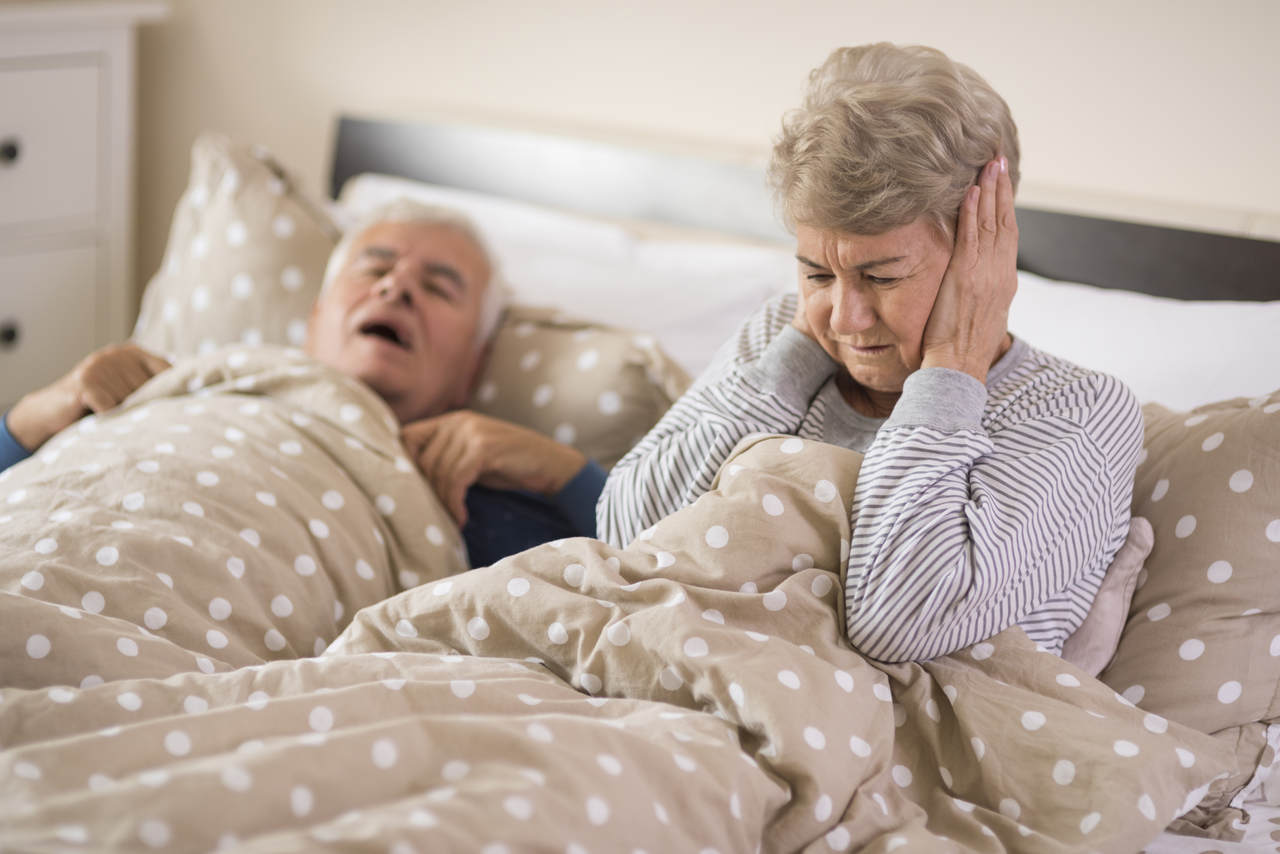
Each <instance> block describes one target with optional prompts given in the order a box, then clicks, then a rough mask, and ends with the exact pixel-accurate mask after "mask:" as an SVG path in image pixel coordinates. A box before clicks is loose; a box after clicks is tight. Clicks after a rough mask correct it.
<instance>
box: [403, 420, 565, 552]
mask: <svg viewBox="0 0 1280 854" xmlns="http://www.w3.org/2000/svg"><path fill="white" fill-rule="evenodd" d="M400 436H401V439H402V440H403V441H404V445H405V447H406V448H407V449H408V451H409V455H410V456H411V457H412V458H413V460H414V462H416V463H417V464H418V468H419V469H421V470H422V474H423V476H424V477H426V479H427V482H428V483H430V484H431V488H432V489H434V490H435V493H436V496H437V497H438V498H439V499H440V501H441V502H442V503H443V504H444V505H445V507H446V508H447V509H448V510H449V513H450V514H451V515H452V516H453V518H454V520H455V521H456V522H457V523H458V527H462V526H463V525H465V524H466V523H467V505H466V497H467V490H468V489H470V488H471V485H472V484H474V483H479V484H481V485H483V486H488V487H492V488H494V489H525V490H529V491H530V492H537V493H539V494H541V495H547V496H551V495H555V494H556V493H557V492H559V491H560V490H561V489H563V488H564V486H565V484H567V483H568V482H569V481H570V480H572V479H573V477H574V475H576V474H577V473H578V472H579V471H581V469H582V467H583V466H584V465H586V464H587V458H586V457H585V456H583V455H582V453H581V452H579V451H577V450H576V449H574V448H571V447H569V446H568V445H562V444H560V443H559V442H557V441H556V440H554V439H552V438H550V437H548V436H544V435H543V434H541V433H539V432H537V431H536V430H531V429H529V428H527V427H520V426H518V425H516V424H512V423H510V422H507V421H501V420H499V419H497V418H490V417H489V416H487V415H480V414H479V413H476V412H471V411H469V410H465V409H463V410H457V411H454V412H447V413H445V414H444V415H438V416H436V417H434V418H427V419H424V420H422V421H415V422H413V423H412V424H408V425H406V426H405V427H404V429H403V430H401V431H400Z"/></svg>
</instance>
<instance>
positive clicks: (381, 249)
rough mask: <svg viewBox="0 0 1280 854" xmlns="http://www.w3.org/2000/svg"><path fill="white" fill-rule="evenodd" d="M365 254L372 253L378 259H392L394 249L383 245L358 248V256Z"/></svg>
mask: <svg viewBox="0 0 1280 854" xmlns="http://www.w3.org/2000/svg"><path fill="white" fill-rule="evenodd" d="M366 255H372V256H373V257H374V258H377V259H378V260H379V261H394V260H395V258H396V251H395V250H394V249H388V248H387V247H385V246H366V247H364V248H363V249H361V250H360V257H361V258H363V257H364V256H366Z"/></svg>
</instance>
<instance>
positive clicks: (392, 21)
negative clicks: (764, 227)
mask: <svg viewBox="0 0 1280 854" xmlns="http://www.w3.org/2000/svg"><path fill="white" fill-rule="evenodd" d="M642 6H643V8H641V7H642ZM170 7H171V13H170V16H169V18H168V19H167V20H166V21H163V22H161V23H160V24H157V25H153V26H149V27H147V28H146V29H145V30H144V31H143V32H142V34H141V37H140V57H139V72H140V81H141V83H140V93H139V106H140V127H139V147H138V155H139V165H140V168H139V175H140V182H141V186H140V192H139V211H138V216H139V246H138V267H137V269H138V270H139V272H140V275H142V276H143V277H144V280H145V277H146V276H148V275H149V273H150V271H153V270H154V269H155V268H156V266H157V265H158V263H159V260H160V257H161V253H162V251H163V248H164V243H165V239H166V232H167V227H168V221H169V217H170V214H171V212H172V210H173V206H174V204H175V202H176V200H177V198H178V196H179V195H180V194H181V192H182V189H183V186H184V184H185V179H186V171H187V152H188V149H189V147H190V144H191V142H192V140H193V139H194V138H195V136H196V134H197V133H199V132H200V131H201V130H202V129H206V128H207V129H217V130H221V131H224V132H226V133H228V134H230V135H232V136H233V137H236V138H239V139H244V140H252V141H256V142H260V143H262V144H264V145H266V146H267V147H269V148H270V149H272V150H273V151H274V152H275V153H276V154H277V155H278V156H279V157H280V158H281V159H282V160H283V161H284V162H285V163H286V164H290V165H292V167H293V168H294V169H295V170H297V171H298V172H299V173H300V174H301V176H302V177H303V179H304V180H305V182H306V184H307V185H308V186H309V187H310V188H312V189H313V190H314V191H316V192H317V193H318V192H320V191H321V189H322V188H323V187H324V182H325V174H326V171H327V169H328V165H329V163H328V161H329V155H330V149H331V146H332V137H331V131H332V124H333V120H334V117H335V116H336V115H337V114H338V113H340V112H343V111H352V112H359V113H363V114H367V115H375V116H419V115H420V116H443V117H452V118H461V119H469V120H475V121H481V122H486V123H498V124H505V125H514V126H521V127H532V128H536V129H543V130H552V131H567V132H570V133H585V134H589V135H592V136H597V137H601V138H605V139H625V140H632V141H639V142H642V143H647V144H651V145H655V146H661V147H670V146H680V147H684V148H694V149H699V150H702V149H705V150H707V151H710V152H719V153H722V154H725V155H727V156H735V157H748V158H750V157H757V158H763V157H764V156H765V153H766V151H767V144H768V140H769V139H770V137H771V136H772V135H773V133H774V132H775V130H776V128H777V126H778V119H779V116H780V114H781V113H782V111H783V110H784V109H786V108H788V107H790V106H793V105H794V104H795V103H796V102H797V101H798V99H799V95H800V92H801V90H802V86H803V83H804V78H805V74H806V73H807V71H808V69H809V68H811V67H812V66H813V65H814V64H816V63H817V62H819V61H820V60H821V59H822V58H823V57H824V56H825V55H826V54H827V52H828V51H829V50H830V49H831V48H832V47H834V46H836V45H838V44H841V43H858V42H863V41H871V40H879V39H887V40H891V41H898V42H921V43H926V44H933V45H936V46H938V47H940V48H942V49H944V50H946V51H947V52H948V53H950V54H951V55H952V56H953V57H955V58H957V59H960V60H961V61H965V62H968V63H969V64H971V65H973V66H974V67H975V68H977V69H978V70H979V71H980V72H981V73H983V74H984V75H985V76H986V77H987V78H988V79H989V80H990V81H991V82H992V83H993V84H994V86H995V87H996V88H997V90H999V91H1000V92H1001V93H1002V94H1004V95H1005V97H1006V99H1007V100H1008V101H1009V103H1010V105H1011V107H1012V109H1013V112H1014V116H1015V117H1016V118H1017V120H1018V122H1019V125H1020V128H1021V135H1022V142H1023V151H1024V163H1023V168H1024V189H1023V200H1024V201H1037V200H1038V201H1046V202H1050V203H1054V204H1057V205H1060V206H1064V207H1067V208H1070V209H1078V210H1085V211H1099V212H1113V213H1120V214H1127V215H1130V216H1137V217H1140V218H1144V219H1147V220H1150V221H1157V222H1167V223H1172V224H1178V223H1182V224H1188V225H1194V226H1199V227H1205V228H1212V229H1218V230H1225V231H1232V232H1237V233H1250V232H1252V233H1257V234H1266V235H1269V236H1271V237H1275V238H1278V239H1280V170H1276V169H1274V168H1272V167H1273V164H1274V160H1275V154H1276V148H1275V145H1276V143H1275V140H1276V139H1277V138H1280V108H1278V107H1277V104H1278V103H1280V52H1277V51H1275V49H1274V39H1275V36H1276V34H1277V33H1280V3H1275V2H1273V0H1218V2H1215V3H1212V4H1210V3H1208V2H1192V1H1191V0H1151V1H1150V2H1148V1H1147V0H1078V2H1073V3H1069V4H1068V3H1056V4H1048V3H1025V2H1021V0H970V1H969V2H966V3H962V4H961V3H949V2H931V0H898V2H894V3H871V2H862V1H861V0H789V2H785V3H784V2H780V0H778V1H777V2H734V1H733V0H650V2H648V3H645V4H638V3H618V2H604V0H541V2H538V3H528V2H525V0H471V2H466V3H456V2H440V0H421V2H411V1H410V0H218V2H209V0H170ZM142 284H143V282H140V283H139V289H141V285H142Z"/></svg>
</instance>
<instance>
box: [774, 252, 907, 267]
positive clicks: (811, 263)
mask: <svg viewBox="0 0 1280 854" xmlns="http://www.w3.org/2000/svg"><path fill="white" fill-rule="evenodd" d="M906 257H907V256H906V255H895V256H893V257H892V258H876V259H875V260H874V261H863V262H862V263H861V264H858V265H857V266H855V267H854V268H853V269H855V270H870V269H871V268H872V267H880V266H883V265H885V264H893V263H896V262H898V261H904V260H906ZM796 260H797V261H799V262H800V263H801V264H804V265H806V266H809V267H812V268H814V269H815V270H825V269H827V267H826V265H825V264H819V263H817V262H816V261H810V260H809V259H808V258H806V257H804V256H803V255H797V256H796Z"/></svg>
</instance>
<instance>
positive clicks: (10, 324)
mask: <svg viewBox="0 0 1280 854" xmlns="http://www.w3.org/2000/svg"><path fill="white" fill-rule="evenodd" d="M21 337H22V329H21V328H20V327H19V326H18V321H16V320H0V350H8V349H10V348H12V347H17V346H18V339H19V338H21Z"/></svg>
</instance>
